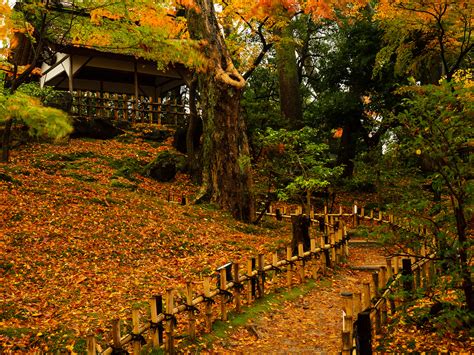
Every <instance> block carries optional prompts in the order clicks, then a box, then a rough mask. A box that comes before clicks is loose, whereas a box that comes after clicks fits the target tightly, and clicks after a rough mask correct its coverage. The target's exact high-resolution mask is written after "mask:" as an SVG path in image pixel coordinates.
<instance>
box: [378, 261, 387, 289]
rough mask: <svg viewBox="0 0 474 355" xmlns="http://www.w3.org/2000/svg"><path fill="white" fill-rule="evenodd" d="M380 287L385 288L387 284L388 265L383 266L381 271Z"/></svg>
mask: <svg viewBox="0 0 474 355" xmlns="http://www.w3.org/2000/svg"><path fill="white" fill-rule="evenodd" d="M379 276H380V278H379V289H381V290H384V289H385V287H386V286H387V267H386V266H381V267H380V271H379Z"/></svg>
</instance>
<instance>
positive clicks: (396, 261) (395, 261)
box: [392, 256, 399, 275]
mask: <svg viewBox="0 0 474 355" xmlns="http://www.w3.org/2000/svg"><path fill="white" fill-rule="evenodd" d="M392 260H393V262H392V264H393V274H394V275H397V274H398V272H399V258H398V256H394V257H393V258H392Z"/></svg>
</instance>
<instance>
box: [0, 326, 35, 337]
mask: <svg viewBox="0 0 474 355" xmlns="http://www.w3.org/2000/svg"><path fill="white" fill-rule="evenodd" d="M33 332H34V331H33V330H32V329H29V328H2V329H0V335H3V336H5V337H7V338H18V337H21V336H22V335H27V334H32V333H33Z"/></svg>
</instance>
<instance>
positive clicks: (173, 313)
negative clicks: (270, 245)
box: [87, 222, 347, 355]
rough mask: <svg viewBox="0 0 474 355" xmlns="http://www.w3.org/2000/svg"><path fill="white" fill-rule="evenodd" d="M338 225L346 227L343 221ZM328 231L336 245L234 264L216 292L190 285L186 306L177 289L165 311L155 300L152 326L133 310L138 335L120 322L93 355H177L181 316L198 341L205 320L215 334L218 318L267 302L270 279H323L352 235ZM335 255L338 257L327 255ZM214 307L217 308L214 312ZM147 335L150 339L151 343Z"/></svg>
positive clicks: (205, 283) (91, 346)
mask: <svg viewBox="0 0 474 355" xmlns="http://www.w3.org/2000/svg"><path fill="white" fill-rule="evenodd" d="M338 226H339V227H343V225H342V222H341V223H340V224H339V225H338ZM328 232H329V233H330V234H333V235H334V238H332V239H331V242H330V243H326V239H327V238H326V239H325V238H323V237H322V238H321V241H320V242H319V243H318V242H317V241H316V238H312V239H311V246H310V249H309V250H307V251H305V250H304V248H303V244H299V245H298V250H297V253H296V255H294V254H293V251H292V248H291V247H290V248H288V249H287V253H286V257H285V258H284V259H281V258H280V255H279V254H278V253H277V252H275V253H273V254H272V257H271V262H266V260H265V255H263V254H260V255H258V256H257V257H256V258H252V259H253V260H252V259H251V260H248V261H247V263H243V264H242V263H229V264H228V265H226V266H225V267H224V268H221V269H220V270H219V273H218V275H219V278H218V280H217V285H216V286H215V287H212V285H213V283H212V279H211V277H204V278H203V280H200V281H198V282H187V284H186V300H185V302H183V303H181V304H175V300H176V297H175V290H172V289H169V290H167V293H166V296H165V307H164V310H163V308H161V311H160V303H161V302H162V301H161V300H162V298H161V296H153V297H152V298H151V299H150V319H149V321H148V322H146V323H143V322H140V320H139V319H138V312H137V311H133V312H132V324H133V329H132V332H130V333H128V334H125V335H122V334H121V333H120V329H121V328H120V320H117V319H116V320H114V321H113V322H112V341H111V343H110V345H109V346H108V347H107V348H106V349H104V350H102V349H101V348H100V346H99V345H98V344H97V341H96V340H95V338H94V337H93V336H92V335H91V336H89V337H88V339H87V344H88V345H87V349H88V350H87V351H88V354H104V355H105V354H113V353H117V352H119V351H122V350H124V347H126V346H129V347H130V348H131V351H132V353H134V354H139V353H140V351H141V346H142V345H143V344H150V345H152V346H160V345H164V349H165V352H166V353H169V354H173V353H175V352H176V349H175V337H176V317H177V316H184V317H185V318H187V323H188V328H187V330H186V334H187V336H188V337H189V338H191V339H192V338H194V337H195V335H196V323H197V322H198V321H199V318H204V319H203V322H202V323H203V324H204V326H203V327H204V329H205V331H207V332H209V331H211V330H212V324H213V321H214V320H215V319H216V318H219V319H221V320H226V319H227V317H228V312H229V311H233V312H236V313H239V312H241V309H242V303H243V301H244V298H246V300H247V304H250V303H251V302H252V301H253V300H255V299H257V298H261V297H263V296H264V294H265V287H266V281H265V280H268V279H269V278H270V277H271V278H273V277H275V276H276V274H279V273H281V272H284V271H286V275H287V280H286V282H287V286H288V287H292V286H293V285H294V282H295V278H296V279H297V280H298V282H304V281H305V279H306V278H308V277H318V275H319V273H321V272H322V271H323V270H325V266H324V267H322V266H320V261H319V259H320V258H321V256H322V258H321V259H323V260H324V261H325V263H327V264H328V265H335V264H336V263H337V262H338V261H339V260H341V259H342V258H343V257H344V252H345V251H346V250H347V248H344V247H343V246H345V244H346V243H347V233H346V234H344V233H345V232H346V229H345V228H340V229H337V227H336V225H334V226H331V227H329V228H328ZM317 245H319V246H317ZM331 250H334V252H333V253H325V252H326V251H331ZM324 255H329V260H327V259H325V257H324ZM241 265H247V268H246V269H244V268H242V267H241ZM195 284H200V285H202V289H200V290H197V289H195V288H194V285H195ZM198 291H199V292H198ZM245 295H246V297H245ZM214 303H216V305H217V306H215V307H213V304H214ZM230 303H232V304H233V305H230ZM198 307H201V308H203V317H198V316H197V314H198V312H199V311H198ZM216 313H217V315H216ZM163 333H164V336H163ZM144 335H146V336H147V338H148V339H145V337H144Z"/></svg>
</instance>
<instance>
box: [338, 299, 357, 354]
mask: <svg viewBox="0 0 474 355" xmlns="http://www.w3.org/2000/svg"><path fill="white" fill-rule="evenodd" d="M341 296H342V301H343V306H342V307H343V308H342V310H343V312H344V322H343V323H344V329H343V331H348V332H349V333H350V334H351V339H352V331H353V328H352V326H353V323H354V320H353V299H352V297H353V295H352V292H342V293H341ZM351 345H352V344H351Z"/></svg>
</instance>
